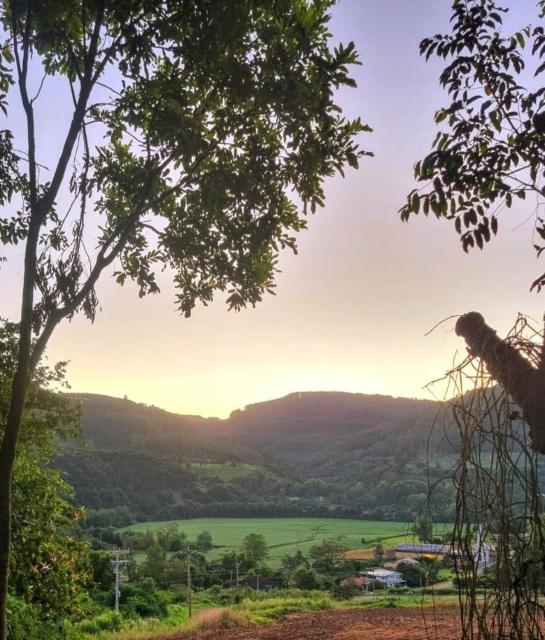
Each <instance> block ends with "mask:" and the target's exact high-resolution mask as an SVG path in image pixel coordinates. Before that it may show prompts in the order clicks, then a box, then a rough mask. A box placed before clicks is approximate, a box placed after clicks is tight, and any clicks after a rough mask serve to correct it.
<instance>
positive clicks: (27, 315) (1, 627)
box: [0, 211, 41, 640]
mask: <svg viewBox="0 0 545 640" xmlns="http://www.w3.org/2000/svg"><path fill="white" fill-rule="evenodd" d="M40 226H41V224H40V215H39V212H37V211H36V212H35V213H34V215H32V216H31V222H30V228H29V234H28V238H27V245H26V250H25V272H24V280H23V295H22V302H21V322H20V326H19V348H18V353H17V369H16V371H15V375H14V377H13V383H12V388H11V397H10V405H9V411H8V417H7V420H6V424H5V428H4V437H3V439H2V444H1V446H0V640H7V638H8V629H7V598H8V582H9V559H10V552H11V502H12V495H11V488H12V478H13V465H14V463H15V455H16V453H17V442H18V440H19V432H20V430H21V422H22V419H23V411H24V408H25V402H26V396H27V390H28V385H29V381H30V375H31V372H30V355H31V348H32V309H33V303H34V284H35V280H36V250H37V244H38V235H39V231H40Z"/></svg>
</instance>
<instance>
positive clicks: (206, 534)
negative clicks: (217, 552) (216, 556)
mask: <svg viewBox="0 0 545 640" xmlns="http://www.w3.org/2000/svg"><path fill="white" fill-rule="evenodd" d="M195 546H196V547H197V549H198V550H199V551H204V552H206V551H210V550H211V549H212V548H213V547H214V545H213V544H212V534H211V533H210V531H201V532H200V533H199V535H198V536H197V540H196V541H195Z"/></svg>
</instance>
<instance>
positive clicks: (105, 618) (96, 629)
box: [76, 611, 123, 635]
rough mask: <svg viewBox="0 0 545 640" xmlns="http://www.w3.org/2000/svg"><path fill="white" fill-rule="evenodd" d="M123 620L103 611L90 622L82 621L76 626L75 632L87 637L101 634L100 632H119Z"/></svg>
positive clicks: (110, 612)
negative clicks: (87, 635) (84, 634)
mask: <svg viewBox="0 0 545 640" xmlns="http://www.w3.org/2000/svg"><path fill="white" fill-rule="evenodd" d="M122 625H123V619H122V617H121V616H120V615H119V613H115V612H114V611H105V612H104V613H101V614H100V615H98V616H96V617H95V618H92V619H91V620H84V621H83V622H80V623H79V624H78V625H76V630H77V631H79V632H80V633H88V634H89V635H93V634H97V633H101V632H102V631H120V630H121V627H122Z"/></svg>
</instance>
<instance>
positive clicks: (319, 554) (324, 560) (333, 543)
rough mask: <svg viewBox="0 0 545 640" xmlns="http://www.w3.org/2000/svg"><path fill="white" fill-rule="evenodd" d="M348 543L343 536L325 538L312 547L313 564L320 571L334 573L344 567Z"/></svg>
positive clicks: (328, 573)
mask: <svg viewBox="0 0 545 640" xmlns="http://www.w3.org/2000/svg"><path fill="white" fill-rule="evenodd" d="M346 550H347V547H346V544H345V543H344V540H343V538H342V536H341V537H334V538H324V539H323V540H322V541H321V542H320V543H319V544H315V545H314V546H313V547H312V548H311V549H310V552H309V553H310V557H311V558H312V566H313V568H314V569H316V571H317V572H318V573H325V574H327V575H333V574H335V573H337V572H338V571H339V569H343V568H344V565H345V561H344V554H345V551H346Z"/></svg>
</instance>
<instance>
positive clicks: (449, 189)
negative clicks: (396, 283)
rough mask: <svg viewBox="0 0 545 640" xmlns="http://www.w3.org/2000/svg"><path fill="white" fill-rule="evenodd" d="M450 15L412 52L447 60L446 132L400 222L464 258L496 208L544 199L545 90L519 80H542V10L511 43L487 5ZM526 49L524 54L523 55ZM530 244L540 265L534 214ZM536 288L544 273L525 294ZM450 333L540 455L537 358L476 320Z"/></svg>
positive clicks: (541, 374)
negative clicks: (424, 224)
mask: <svg viewBox="0 0 545 640" xmlns="http://www.w3.org/2000/svg"><path fill="white" fill-rule="evenodd" d="M452 6H453V9H452V19H451V24H452V31H451V33H448V34H444V35H437V36H435V37H433V38H427V39H425V40H423V41H422V43H421V45H420V50H421V53H422V54H423V55H425V56H426V58H427V59H429V58H430V57H431V56H432V55H436V56H438V57H440V58H443V59H445V60H446V59H448V65H447V66H446V67H445V69H444V70H443V72H442V74H441V84H442V85H443V87H445V88H446V90H447V92H448V94H449V95H450V97H451V99H452V101H451V104H450V105H449V106H448V107H445V108H443V109H440V110H439V111H438V112H437V113H436V116H435V120H436V122H437V123H438V124H441V125H442V126H443V127H445V128H444V129H443V130H441V131H439V132H438V134H437V136H436V138H435V142H434V145H433V150H432V151H431V153H429V154H428V155H427V156H426V157H425V158H424V159H423V160H422V161H421V162H417V163H416V165H415V176H416V178H417V180H419V181H420V182H423V183H425V186H423V187H422V188H421V189H415V190H413V191H412V192H411V193H410V194H409V196H408V199H407V203H406V204H405V206H404V207H403V208H402V209H401V217H402V219H403V220H407V219H408V218H409V217H410V216H411V215H412V214H418V213H420V212H423V213H424V214H425V215H429V214H430V213H433V214H434V215H435V216H436V217H437V218H445V219H447V220H451V221H452V222H453V224H454V227H455V230H456V232H457V233H458V234H459V236H460V240H461V242H462V247H463V249H464V251H466V252H467V251H468V250H469V249H470V248H473V247H478V248H479V249H482V248H483V247H484V245H485V244H486V243H487V242H489V241H491V240H492V238H493V237H494V236H495V235H496V233H497V231H498V227H499V223H498V217H497V214H498V212H499V211H500V210H501V209H502V208H504V207H505V208H507V209H509V208H511V207H512V205H513V203H514V202H515V201H516V200H520V199H521V200H524V199H525V198H526V197H527V195H529V194H535V195H536V197H537V198H538V202H539V201H540V198H542V197H543V194H544V191H543V186H542V176H543V171H544V169H545V146H544V144H543V141H544V135H545V87H543V86H538V87H537V88H535V89H527V88H525V87H524V80H525V79H524V78H522V77H521V76H522V74H527V73H528V71H527V69H526V68H527V66H528V64H530V65H531V67H532V69H533V70H534V75H535V76H540V75H541V74H542V73H543V72H544V71H545V28H544V27H543V26H542V25H541V24H539V21H540V20H541V19H542V18H543V17H544V16H545V2H543V1H540V2H538V10H537V11H538V15H537V16H536V18H537V21H538V24H537V26H534V27H525V28H524V29H522V30H521V31H519V32H517V33H513V34H505V33H504V32H503V24H502V17H503V14H505V12H506V9H504V8H502V7H501V6H499V5H498V4H497V2H495V1H494V0H467V1H466V0H464V1H461V0H454V1H453V5H452ZM526 44H528V45H529V49H530V52H525V53H524V55H523V49H525V46H526ZM536 211H539V209H538V208H536ZM535 237H536V238H537V240H536V244H535V245H534V249H535V251H536V252H537V255H538V257H539V256H540V255H541V253H542V252H543V250H544V249H545V244H544V241H545V219H544V218H542V217H540V216H539V214H536V225H535ZM544 286H545V273H543V274H541V275H538V276H537V277H536V278H535V279H534V280H533V282H532V285H531V288H532V289H535V290H537V291H540V290H541V289H542V288H543V287H544ZM456 333H457V334H458V335H460V336H462V337H463V338H464V339H465V341H466V343H467V346H468V349H469V351H470V353H471V354H472V355H475V356H477V357H480V358H481V359H482V360H483V361H484V363H485V364H486V366H487V369H488V371H489V373H490V375H491V376H492V377H493V378H494V379H495V380H496V381H497V382H499V383H500V384H501V385H502V386H503V387H504V388H505V389H507V391H508V392H509V393H510V394H511V396H512V397H513V399H514V400H515V402H516V403H517V404H518V405H519V406H520V408H521V409H522V413H523V416H524V419H525V421H526V422H527V423H528V425H529V428H530V436H531V439H532V444H533V448H534V449H535V450H536V451H538V452H541V453H545V358H542V360H541V363H540V364H539V366H537V367H536V366H534V365H532V364H531V363H530V362H529V361H528V360H527V359H526V358H525V357H524V356H523V355H522V353H521V352H520V351H519V350H518V349H516V348H515V347H513V346H512V345H510V344H508V343H507V342H506V341H504V340H502V339H501V338H499V337H498V336H497V335H496V332H495V331H494V329H492V328H491V327H490V326H488V325H487V324H486V323H485V321H484V318H483V316H482V315H481V314H480V313H477V312H471V313H468V314H465V315H463V316H461V317H460V318H459V319H458V321H457V323H456Z"/></svg>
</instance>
